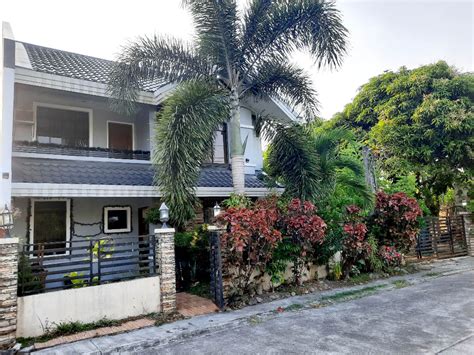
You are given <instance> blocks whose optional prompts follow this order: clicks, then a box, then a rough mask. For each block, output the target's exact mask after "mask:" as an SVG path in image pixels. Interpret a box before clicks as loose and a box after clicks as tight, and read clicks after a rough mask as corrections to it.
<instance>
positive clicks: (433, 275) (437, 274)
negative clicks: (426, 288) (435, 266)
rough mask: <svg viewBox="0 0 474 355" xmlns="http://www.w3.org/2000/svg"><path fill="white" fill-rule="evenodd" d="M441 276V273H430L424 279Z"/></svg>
mask: <svg viewBox="0 0 474 355" xmlns="http://www.w3.org/2000/svg"><path fill="white" fill-rule="evenodd" d="M439 275H441V273H440V272H428V273H426V274H424V275H423V277H435V276H439Z"/></svg>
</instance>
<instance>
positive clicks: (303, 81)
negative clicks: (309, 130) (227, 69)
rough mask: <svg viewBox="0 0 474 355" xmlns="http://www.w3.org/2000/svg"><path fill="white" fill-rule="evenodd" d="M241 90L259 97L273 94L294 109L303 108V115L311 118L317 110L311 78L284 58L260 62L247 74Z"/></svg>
mask: <svg viewBox="0 0 474 355" xmlns="http://www.w3.org/2000/svg"><path fill="white" fill-rule="evenodd" d="M244 91H247V93H250V94H252V95H253V96H255V97H259V98H268V97H273V98H276V99H278V100H280V101H282V102H284V103H285V104H287V106H288V107H290V108H291V109H293V110H294V111H301V109H303V110H304V117H305V118H306V119H307V120H312V119H314V118H315V116H316V114H317V111H318V110H317V106H318V101H317V99H316V92H315V90H314V89H313V87H312V83H311V80H310V79H309V76H308V75H306V73H305V72H304V71H303V70H302V69H300V68H298V67H296V66H294V65H292V64H289V63H287V62H281V61H274V60H271V61H269V62H263V63H260V64H259V65H258V66H257V68H256V69H255V70H254V71H252V73H250V74H249V77H248V83H246V87H245V89H244Z"/></svg>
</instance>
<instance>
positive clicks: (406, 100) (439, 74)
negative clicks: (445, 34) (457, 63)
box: [334, 61, 474, 213]
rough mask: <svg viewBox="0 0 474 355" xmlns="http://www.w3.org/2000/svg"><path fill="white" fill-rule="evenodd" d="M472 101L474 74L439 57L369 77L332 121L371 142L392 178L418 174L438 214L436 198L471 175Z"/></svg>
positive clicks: (422, 190) (430, 205) (421, 188)
mask: <svg viewBox="0 0 474 355" xmlns="http://www.w3.org/2000/svg"><path fill="white" fill-rule="evenodd" d="M473 102H474V75H473V74H472V73H460V72H459V71H458V70H456V69H455V68H453V67H450V66H449V65H448V64H447V63H446V62H443V61H440V62H437V63H435V64H430V65H425V66H421V67H419V68H416V69H412V70H409V69H407V68H405V67H402V68H400V70H398V71H397V72H392V71H387V72H385V73H383V74H381V75H379V76H377V77H374V78H372V79H370V80H369V82H368V83H367V84H365V85H363V86H362V87H361V89H360V91H359V93H358V94H357V96H356V97H355V99H354V100H353V102H352V103H350V104H348V105H347V106H346V107H345V109H344V111H343V112H342V113H339V114H336V116H335V117H334V120H335V121H336V124H337V125H343V126H348V127H351V128H352V129H353V130H355V131H356V133H357V135H358V136H359V138H361V140H362V141H363V142H364V143H366V144H368V145H369V146H371V148H372V149H373V152H374V153H375V154H376V156H377V158H378V162H379V164H380V166H381V168H382V169H384V170H385V171H387V172H388V173H389V176H390V175H391V176H392V177H395V178H396V176H397V175H398V176H401V175H407V174H410V173H413V174H415V176H416V179H417V184H418V188H419V194H420V196H419V197H422V198H424V199H425V202H426V204H427V206H428V208H430V210H431V211H432V212H433V213H437V210H438V208H439V205H438V199H437V197H439V196H440V195H441V194H443V193H445V192H446V191H447V189H448V188H449V187H452V186H453V185H454V184H456V183H464V182H466V181H468V180H469V179H471V178H472V169H473V158H474V156H473V146H474V136H473V129H474V112H473Z"/></svg>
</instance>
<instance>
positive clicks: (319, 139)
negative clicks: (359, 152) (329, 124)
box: [313, 127, 354, 155]
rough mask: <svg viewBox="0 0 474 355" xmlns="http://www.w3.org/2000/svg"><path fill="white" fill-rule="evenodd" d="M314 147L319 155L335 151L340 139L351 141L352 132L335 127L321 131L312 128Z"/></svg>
mask: <svg viewBox="0 0 474 355" xmlns="http://www.w3.org/2000/svg"><path fill="white" fill-rule="evenodd" d="M313 131H314V133H313V136H314V149H315V150H316V152H317V153H318V154H319V155H325V154H329V153H332V152H335V151H336V148H337V147H338V146H339V145H340V144H341V142H342V141H351V140H352V139H353V137H354V135H353V133H352V132H351V131H350V130H349V129H346V128H343V127H336V128H333V129H327V130H324V131H322V132H319V131H317V130H316V129H314V130H313Z"/></svg>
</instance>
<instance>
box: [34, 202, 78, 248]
mask: <svg viewBox="0 0 474 355" xmlns="http://www.w3.org/2000/svg"><path fill="white" fill-rule="evenodd" d="M31 208H32V214H31V219H32V224H31V226H32V228H31V230H32V238H31V241H32V243H34V244H41V248H44V250H45V253H47V254H64V253H65V251H58V250H57V249H61V248H65V247H66V241H68V240H69V237H70V219H69V218H70V213H69V209H70V200H33V201H32V206H31ZM38 247H39V246H38ZM38 247H35V248H36V249H38ZM53 249H54V251H53ZM48 250H50V251H51V252H50V253H48Z"/></svg>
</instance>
